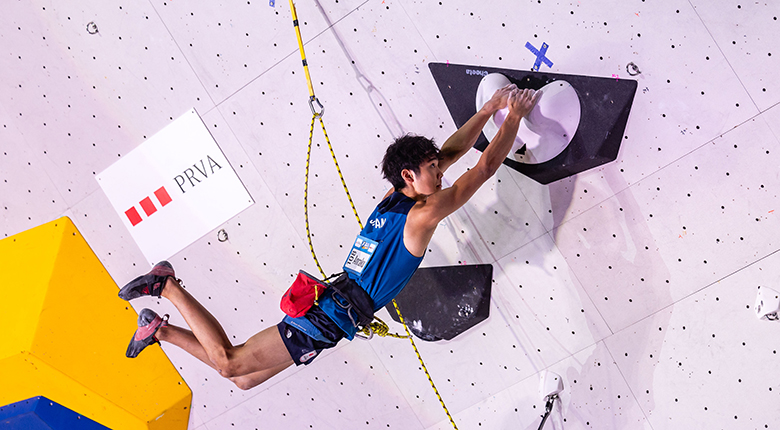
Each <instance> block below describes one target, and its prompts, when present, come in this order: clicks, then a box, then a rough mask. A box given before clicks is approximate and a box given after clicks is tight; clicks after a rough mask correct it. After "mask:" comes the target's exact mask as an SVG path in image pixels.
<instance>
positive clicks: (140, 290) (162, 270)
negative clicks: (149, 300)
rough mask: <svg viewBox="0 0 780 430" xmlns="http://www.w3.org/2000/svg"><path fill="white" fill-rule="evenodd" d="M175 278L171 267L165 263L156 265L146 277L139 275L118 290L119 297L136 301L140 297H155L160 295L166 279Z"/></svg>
mask: <svg viewBox="0 0 780 430" xmlns="http://www.w3.org/2000/svg"><path fill="white" fill-rule="evenodd" d="M169 276H170V277H172V278H175V277H176V274H175V273H174V271H173V266H171V263H169V262H167V261H161V262H159V263H157V264H156V265H155V266H154V267H152V270H151V271H149V273H147V274H146V275H141V276H139V277H137V278H135V279H133V280H132V281H130V282H128V283H127V285H125V286H124V287H122V289H121V290H119V297H120V298H122V299H124V300H132V299H137V298H138V297H141V296H157V297H160V294H162V290H163V287H165V281H167V280H168V277H169Z"/></svg>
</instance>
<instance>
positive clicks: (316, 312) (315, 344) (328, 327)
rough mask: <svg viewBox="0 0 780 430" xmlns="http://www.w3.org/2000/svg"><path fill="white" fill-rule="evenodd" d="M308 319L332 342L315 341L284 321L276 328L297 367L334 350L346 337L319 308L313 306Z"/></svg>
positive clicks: (308, 313) (307, 315)
mask: <svg viewBox="0 0 780 430" xmlns="http://www.w3.org/2000/svg"><path fill="white" fill-rule="evenodd" d="M306 318H307V319H308V320H309V321H311V323H312V324H313V325H314V326H315V327H317V328H318V329H319V330H320V332H322V335H323V336H324V337H325V338H327V339H328V340H330V342H322V341H319V340H315V339H314V338H312V337H310V336H308V335H307V334H306V333H304V332H302V331H301V330H299V329H298V328H297V327H294V326H292V325H290V324H287V323H286V322H284V321H281V322H280V323H279V324H277V325H276V326H277V327H278V328H279V334H280V335H281V336H282V341H283V342H284V346H286V347H287V351H288V352H289V353H290V357H292V359H293V361H294V362H295V365H296V366H300V365H301V364H305V365H308V364H309V363H311V362H312V361H314V358H315V357H316V356H317V355H318V354H319V353H320V352H322V350H324V349H328V348H333V347H334V346H336V344H338V342H339V340H341V339H342V338H343V337H344V333H343V332H342V331H341V329H340V328H339V327H338V326H337V325H336V323H334V322H333V321H332V320H331V319H330V318H328V316H327V315H325V312H323V311H322V309H320V308H319V307H318V306H312V308H311V309H310V310H309V312H307V313H306Z"/></svg>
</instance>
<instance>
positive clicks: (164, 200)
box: [154, 187, 173, 206]
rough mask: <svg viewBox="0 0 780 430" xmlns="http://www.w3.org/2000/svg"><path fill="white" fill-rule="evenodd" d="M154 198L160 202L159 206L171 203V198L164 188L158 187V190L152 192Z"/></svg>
mask: <svg viewBox="0 0 780 430" xmlns="http://www.w3.org/2000/svg"><path fill="white" fill-rule="evenodd" d="M154 195H155V197H157V200H159V201H160V204H161V205H163V206H165V205H167V204H168V203H170V202H171V200H173V199H171V196H170V195H169V194H168V191H167V190H166V189H165V187H160V189H159V190H157V191H155V192H154Z"/></svg>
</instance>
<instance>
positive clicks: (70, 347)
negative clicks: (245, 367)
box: [0, 217, 192, 430]
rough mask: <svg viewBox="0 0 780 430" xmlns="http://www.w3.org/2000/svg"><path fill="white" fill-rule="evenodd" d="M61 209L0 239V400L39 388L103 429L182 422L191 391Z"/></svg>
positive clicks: (169, 425)
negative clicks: (140, 346)
mask: <svg viewBox="0 0 780 430" xmlns="http://www.w3.org/2000/svg"><path fill="white" fill-rule="evenodd" d="M117 292H118V287H117V285H116V283H114V281H113V280H112V279H111V277H110V276H109V275H108V272H106V270H105V268H104V267H103V265H102V264H101V263H100V261H99V260H98V258H97V256H95V254H94V253H93V252H92V250H91V249H90V247H89V245H88V244H87V242H86V241H85V240H84V238H83V237H82V236H81V234H80V233H79V232H78V230H77V229H76V227H75V226H74V225H73V222H71V220H70V219H69V218H67V217H64V218H60V219H57V220H54V221H52V222H50V223H47V224H44V225H41V226H39V227H35V228H33V229H30V230H27V231H25V232H22V233H19V234H17V235H14V236H11V237H8V238H6V239H3V240H0V294H2V298H3V299H2V300H0V333H2V335H1V336H0V405H7V404H10V403H14V402H18V401H20V400H24V399H29V398H31V397H34V396H45V397H47V398H49V399H51V400H53V401H55V402H57V403H59V404H60V405H62V406H65V407H66V408H68V409H70V410H72V411H76V412H78V413H79V414H82V415H84V416H86V417H88V418H90V419H92V420H94V421H97V422H98V423H100V424H102V425H104V426H107V427H109V428H112V429H115V430H120V429H128V430H130V429H171V430H175V429H186V428H187V422H188V419H189V415H190V403H191V400H192V392H191V391H190V389H189V387H188V386H187V384H186V383H185V382H184V380H182V378H181V376H180V375H179V373H178V372H177V371H176V369H175V368H174V366H173V365H172V364H171V362H170V361H169V360H168V358H167V357H166V356H165V354H164V353H163V351H162V349H160V347H159V345H153V346H151V347H148V348H147V349H146V350H144V352H143V354H141V355H140V356H138V357H137V358H135V359H129V358H126V357H125V350H126V349H127V344H128V342H129V341H130V338H131V336H132V334H133V332H134V331H135V329H136V319H137V317H138V316H137V314H136V313H135V311H134V310H133V309H132V308H131V307H130V306H128V304H127V302H125V301H123V300H121V299H120V298H119V297H117Z"/></svg>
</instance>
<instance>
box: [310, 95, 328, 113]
mask: <svg viewBox="0 0 780 430" xmlns="http://www.w3.org/2000/svg"><path fill="white" fill-rule="evenodd" d="M315 102H316V103H317V105H318V106H319V107H320V111H319V112H317V111H316V110H315V109H314V103H315ZM309 108H311V114H312V115H314V116H315V117H319V118H322V117H323V116H324V115H325V106H323V105H322V103H320V101H319V100H318V99H317V96H311V97H309Z"/></svg>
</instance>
